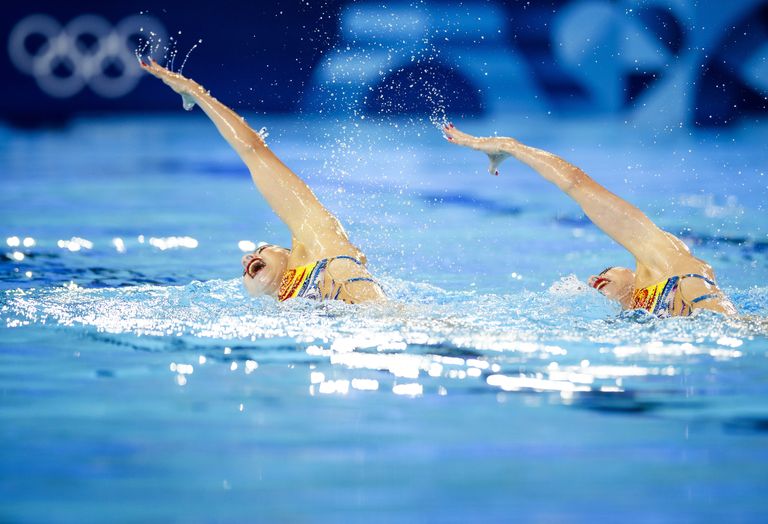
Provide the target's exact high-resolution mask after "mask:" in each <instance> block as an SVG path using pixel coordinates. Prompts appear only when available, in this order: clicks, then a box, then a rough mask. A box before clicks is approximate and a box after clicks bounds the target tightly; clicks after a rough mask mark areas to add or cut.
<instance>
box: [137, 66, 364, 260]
mask: <svg viewBox="0 0 768 524" xmlns="http://www.w3.org/2000/svg"><path fill="white" fill-rule="evenodd" d="M142 67H143V68H144V69H145V70H146V71H147V72H148V73H150V74H152V75H154V76H155V77H157V78H159V79H160V80H162V81H163V82H164V83H165V84H167V85H168V86H170V87H171V89H173V90H174V91H175V92H177V93H179V94H183V95H185V96H189V97H191V98H192V99H193V100H194V102H195V103H196V104H197V105H199V106H200V108H201V109H202V110H203V111H204V112H205V114H206V115H208V117H209V118H210V119H211V121H213V123H214V124H215V125H216V128H217V129H218V130H219V132H220V133H221V135H222V136H223V137H224V138H225V139H226V140H227V142H229V144H230V145H231V146H232V148H233V149H234V150H235V151H236V152H237V154H238V155H239V156H240V158H242V159H243V161H244V162H245V164H246V166H248V170H249V171H250V173H251V178H253V182H254V183H255V184H256V187H257V188H258V189H259V191H260V192H261V194H262V195H264V198H265V199H266V200H267V203H269V205H270V206H271V207H272V209H273V210H274V211H275V213H276V214H277V216H279V217H280V219H281V220H282V221H283V222H285V224H286V225H287V226H288V228H289V229H290V230H291V233H292V235H293V237H294V238H295V239H296V240H298V241H299V242H301V243H303V244H305V245H306V246H307V247H308V248H310V249H311V250H313V251H322V250H327V249H329V248H331V249H332V248H333V247H343V246H344V245H345V244H348V243H349V240H348V239H347V236H346V233H345V232H344V229H343V228H342V227H341V224H340V223H339V221H338V220H337V219H336V217H335V216H333V214H331V213H330V211H328V210H327V209H326V208H325V207H324V206H323V205H322V204H321V203H320V201H319V200H318V199H317V197H316V196H315V195H314V193H312V190H311V189H309V187H308V186H307V185H306V184H305V183H304V181H302V180H301V179H300V178H299V177H298V176H296V174H295V173H294V172H293V171H291V170H290V169H289V168H288V167H287V166H286V165H285V164H283V162H282V161H280V159H279V158H278V157H277V156H276V155H275V154H274V153H273V152H272V151H271V150H270V149H269V148H268V147H267V146H266V144H265V143H264V140H263V139H262V137H261V135H259V133H257V132H256V131H254V130H253V129H251V127H250V126H248V124H246V123H245V120H244V119H243V118H241V117H240V116H239V115H238V114H237V113H235V112H234V111H233V110H231V109H230V108H228V107H227V106H225V105H224V104H222V103H221V102H219V101H218V100H216V99H215V98H214V97H212V96H211V94H210V93H209V92H208V91H206V90H205V89H204V88H203V86H201V85H200V84H198V83H197V82H195V81H194V80H191V79H189V78H186V77H184V76H182V75H180V74H179V73H174V72H172V71H169V70H167V69H165V68H164V67H162V66H160V65H159V64H157V62H155V61H154V60H150V62H149V63H148V64H145V63H142ZM334 244H338V246H334Z"/></svg>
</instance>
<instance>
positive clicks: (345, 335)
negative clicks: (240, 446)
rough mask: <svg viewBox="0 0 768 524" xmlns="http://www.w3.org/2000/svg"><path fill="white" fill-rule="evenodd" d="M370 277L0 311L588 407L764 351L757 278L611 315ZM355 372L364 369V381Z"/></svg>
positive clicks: (587, 303) (67, 289) (579, 288)
mask: <svg viewBox="0 0 768 524" xmlns="http://www.w3.org/2000/svg"><path fill="white" fill-rule="evenodd" d="M382 282H383V285H384V287H385V289H387V291H388V292H389V294H390V296H391V297H392V298H393V300H392V301H391V302H389V303H385V304H368V305H362V306H350V305H346V304H343V303H340V302H323V303H317V302H311V301H304V300H294V301H290V302H286V303H278V302H276V301H274V300H273V299H271V298H266V297H265V298H259V299H251V298H249V297H247V296H246V295H245V294H244V292H243V290H242V286H241V283H240V281H239V279H235V280H213V281H208V282H192V283H190V284H189V285H185V286H156V285H140V286H132V287H125V288H119V289H108V288H107V289H105V288H102V289H88V288H81V287H78V286H77V285H74V284H72V285H69V286H61V287H55V288H43V289H30V290H20V289H19V290H6V291H4V292H3V294H2V299H1V302H2V307H0V314H2V317H3V319H4V322H5V324H6V327H8V328H15V327H21V326H29V325H36V326H46V327H48V328H53V329H76V330H80V331H83V332H85V333H89V334H90V336H94V337H96V338H100V339H103V340H109V341H115V342H120V343H123V344H128V345H131V346H133V347H135V348H136V349H141V350H150V351H159V352H164V351H167V352H172V353H177V352H179V351H181V352H182V357H180V358H181V359H182V360H184V358H186V359H187V360H189V362H190V363H194V360H195V359H196V358H199V357H200V356H202V357H203V358H205V359H214V360H216V359H224V360H226V361H229V360H231V361H233V362H237V361H246V362H248V361H253V362H261V363H264V362H270V361H286V360H288V361H293V362H297V363H302V362H306V361H307V359H309V360H310V361H312V362H314V364H315V365H316V366H318V371H317V373H321V374H322V373H323V371H325V375H330V374H333V375H334V376H336V377H337V379H336V380H346V381H347V382H350V381H354V380H358V381H360V380H363V381H365V380H375V381H376V384H380V383H391V387H392V391H393V393H395V394H398V392H399V391H400V392H401V391H405V390H402V388H400V390H398V389H396V388H397V387H398V380H400V381H402V380H403V379H408V380H412V381H415V382H412V384H415V385H414V386H411V389H407V391H408V392H409V393H408V394H429V393H438V394H446V393H447V392H448V391H450V390H452V389H454V387H456V384H457V383H460V384H461V387H462V388H464V387H467V386H468V385H469V386H471V387H481V388H491V389H498V390H503V391H528V392H541V393H544V394H549V393H557V394H558V395H559V398H560V399H561V400H563V401H565V402H573V399H574V395H575V394H578V395H581V397H583V398H582V400H584V398H588V399H590V402H591V401H593V400H594V399H593V396H594V395H595V394H600V395H601V397H600V398H601V403H604V402H605V396H606V395H607V396H611V395H614V396H615V398H616V399H621V400H622V402H623V403H625V402H626V395H627V394H628V392H631V395H632V397H633V400H632V406H634V407H633V408H632V409H635V408H637V404H636V402H637V399H636V398H635V395H636V394H638V393H646V394H647V393H650V392H654V391H656V390H657V389H658V388H659V385H660V384H663V383H664V380H665V378H666V379H668V382H669V383H668V384H667V386H668V388H667V389H668V391H667V392H666V393H665V394H664V395H662V396H663V397H666V400H667V401H671V400H680V399H679V398H678V396H679V395H680V392H679V387H677V386H675V385H676V384H678V379H676V378H675V375H677V374H679V373H681V370H682V369H685V373H686V374H689V375H690V377H689V378H688V380H689V383H690V384H696V385H697V387H703V388H706V387H707V384H706V380H707V377H706V375H707V369H708V366H709V365H711V364H712V363H714V362H719V363H722V362H724V361H728V360H739V359H748V360H749V359H753V358H754V359H757V358H759V356H760V355H762V354H763V353H764V352H765V348H766V336H767V335H768V321H766V319H765V316H764V315H765V313H766V309H768V307H767V306H768V304H766V300H765V298H764V297H765V296H766V295H767V294H768V288H754V289H750V290H746V291H744V292H737V293H734V298H735V299H736V302H737V304H738V305H739V306H740V307H741V308H742V309H743V310H745V311H749V312H750V313H751V315H749V316H743V317H739V318H726V317H722V316H720V315H717V314H713V313H709V312H700V313H699V314H697V315H695V316H694V317H693V318H673V319H665V320H660V319H656V318H655V317H652V316H650V315H647V314H645V313H644V312H629V313H624V314H621V315H618V316H617V313H618V311H617V309H616V308H615V306H614V305H612V304H610V303H609V302H608V301H607V300H605V299H604V298H603V297H602V296H600V295H598V294H597V293H596V292H594V291H592V290H590V289H588V288H587V286H586V285H585V284H584V283H583V282H581V281H579V280H578V279H576V278H575V277H573V276H569V277H566V278H563V279H561V280H559V281H557V282H554V283H553V284H552V285H551V286H550V287H549V289H548V290H546V291H543V292H523V293H518V294H513V295H503V294H499V295H497V294H479V293H475V292H450V291H445V290H442V289H439V288H437V287H434V286H430V285H427V284H421V283H413V282H407V281H402V280H397V279H391V278H385V279H383V281H382ZM596 348H597V350H596ZM190 365H192V364H190ZM328 370H333V371H332V372H330V371H328ZM356 370H367V371H368V372H375V375H374V377H375V378H371V375H363V376H358V374H356V373H355V371H356ZM325 375H324V376H325ZM339 376H342V377H346V378H344V379H339V378H338V377H339ZM648 377H655V380H654V381H650V382H649V381H648ZM184 380H185V381H186V378H184ZM324 383H325V381H324V380H322V381H319V382H318V387H321V385H322V384H324ZM334 384H335V383H334ZM356 384H357V385H360V384H362V383H360V382H358V383H356ZM366 384H367V383H366ZM400 385H402V384H400ZM337 386H338V384H336V385H332V386H329V385H327V384H326V385H325V386H322V387H323V388H324V390H323V391H322V392H325V393H333V392H340V391H336V389H334V388H336V387H337ZM369 386H370V384H368V386H365V385H363V387H369ZM338 387H342V386H338ZM377 388H378V386H377ZM654 394H656V395H657V394H658V393H657V392H656V393H654ZM585 395H586V397H585ZM622 405H624V404H622ZM622 409H623V408H622ZM628 409H629V408H628Z"/></svg>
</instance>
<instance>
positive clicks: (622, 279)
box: [589, 267, 635, 307]
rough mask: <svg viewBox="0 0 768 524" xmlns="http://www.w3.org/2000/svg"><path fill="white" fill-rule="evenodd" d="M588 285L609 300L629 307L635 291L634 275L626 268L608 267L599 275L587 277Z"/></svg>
mask: <svg viewBox="0 0 768 524" xmlns="http://www.w3.org/2000/svg"><path fill="white" fill-rule="evenodd" d="M589 285H590V286H592V287H593V288H595V289H597V290H598V291H599V292H600V293H602V294H603V295H605V296H606V297H608V298H610V299H611V300H616V301H617V302H619V303H621V305H622V306H624V307H629V301H630V299H631V297H632V292H633V291H634V289H635V273H634V271H632V270H631V269H628V268H626V267H609V268H608V269H605V270H603V271H602V272H601V273H600V274H599V275H592V276H591V277H589Z"/></svg>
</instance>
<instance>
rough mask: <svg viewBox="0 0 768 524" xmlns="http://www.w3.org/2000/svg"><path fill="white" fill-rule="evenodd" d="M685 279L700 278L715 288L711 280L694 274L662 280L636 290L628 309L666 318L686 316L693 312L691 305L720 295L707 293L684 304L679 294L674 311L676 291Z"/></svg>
mask: <svg viewBox="0 0 768 524" xmlns="http://www.w3.org/2000/svg"><path fill="white" fill-rule="evenodd" d="M686 278H700V279H702V280H704V282H706V283H707V284H710V285H712V286H716V284H715V283H714V282H713V281H712V280H710V279H708V278H707V277H705V276H704V275H698V274H696V273H688V274H685V275H679V276H674V277H669V278H668V279H666V280H662V281H661V282H659V283H658V284H654V285H652V286H648V287H644V288H640V289H636V290H635V292H634V293H633V294H632V303H631V306H630V309H644V310H646V311H648V312H649V313H652V314H654V315H657V316H660V317H667V316H671V315H679V316H688V315H690V314H691V313H692V312H693V307H692V306H693V304H696V303H697V302H701V301H702V300H708V299H710V298H714V297H717V296H719V295H720V293H707V294H705V295H701V296H699V297H696V298H694V299H693V300H691V301H690V302H686V301H685V299H684V298H683V297H682V293H681V295H680V301H679V304H680V306H679V311H675V297H676V295H677V292H678V290H679V289H680V283H681V282H682V281H683V279H686Z"/></svg>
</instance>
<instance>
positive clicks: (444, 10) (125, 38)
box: [0, 0, 768, 126]
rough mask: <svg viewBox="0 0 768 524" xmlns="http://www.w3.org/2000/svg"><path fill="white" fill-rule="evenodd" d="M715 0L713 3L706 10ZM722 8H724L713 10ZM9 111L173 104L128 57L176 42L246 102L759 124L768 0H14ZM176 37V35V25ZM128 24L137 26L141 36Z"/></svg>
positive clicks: (37, 119)
mask: <svg viewBox="0 0 768 524" xmlns="http://www.w3.org/2000/svg"><path fill="white" fill-rule="evenodd" d="M702 4H709V5H702ZM713 4H716V9H715V8H713ZM0 28H1V31H0V34H2V35H3V41H4V44H5V45H4V52H3V53H2V54H0V70H2V77H3V79H4V83H5V91H6V93H10V96H5V97H3V98H2V99H0V116H2V118H3V119H5V120H6V121H9V122H11V123H14V124H17V125H38V124H41V123H50V122H56V121H62V120H66V119H67V118H69V117H70V116H72V115H75V114H80V113H83V112H130V111H157V110H169V109H170V107H169V103H168V93H167V92H165V91H164V88H163V87H162V86H160V85H158V84H157V83H154V82H151V81H149V80H148V79H146V78H143V77H142V76H141V74H140V71H139V70H138V69H137V67H136V65H135V63H134V62H133V58H132V57H133V50H134V49H135V48H136V46H137V45H138V39H137V37H136V33H138V32H139V29H141V28H143V30H144V31H143V32H144V34H145V35H146V34H147V33H148V32H149V31H153V32H155V40H157V39H158V38H162V42H161V44H160V50H158V51H156V52H155V53H154V56H157V57H158V58H162V56H163V54H164V53H163V51H162V47H164V46H166V45H167V43H168V42H169V40H168V37H171V36H172V37H175V38H176V45H175V48H176V49H177V50H178V51H179V56H177V58H176V61H175V66H176V67H177V68H178V66H179V65H180V63H181V62H182V61H183V58H184V55H185V54H186V52H187V51H188V50H189V49H190V48H192V46H193V45H194V44H195V43H197V42H198V40H199V39H202V40H203V42H202V43H201V44H200V45H198V47H197V48H196V49H195V50H194V51H193V52H192V54H191V56H190V58H189V61H188V62H187V64H186V66H185V69H184V73H185V74H187V75H189V76H192V77H193V78H195V79H197V80H199V81H200V82H201V83H203V84H204V85H205V86H206V87H208V88H210V89H211V90H212V91H213V92H214V93H215V94H216V96H217V97H219V98H220V99H222V100H223V101H225V102H227V103H229V104H231V105H233V106H235V107H237V108H238V109H241V110H251V111H259V112H296V111H307V112H317V111H326V112H365V113H369V114H381V113H387V114H402V113H428V112H430V111H432V112H434V110H435V107H437V106H439V107H443V106H446V107H447V108H448V109H449V110H450V111H451V112H452V113H463V114H475V115H481V114H485V113H488V112H499V111H513V112H514V111H522V112H526V113H537V112H538V113H542V114H543V113H547V114H554V115H555V116H563V117H572V116H574V115H576V116H578V115H587V114H588V115H593V114H595V113H607V114H611V115H616V116H617V117H621V118H626V117H627V115H631V117H632V118H635V119H647V120H651V121H657V122H658V123H659V124H664V125H679V124H684V125H694V126H695V125H704V126H717V125H725V124H731V123H735V122H739V121H742V120H744V119H745V118H747V119H749V120H754V119H761V118H763V117H764V116H765V115H766V114H768V113H767V112H766V96H767V95H768V64H766V55H768V2H766V1H765V0H731V1H730V2H727V3H723V2H716V3H708V2H703V3H702V2H693V1H684V0H683V1H672V0H648V1H644V2H630V1H624V2H622V1H608V0H603V1H600V0H591V1H584V0H571V1H567V0H562V1H547V2H491V1H477V2H464V3H461V4H460V5H458V4H455V3H450V2H423V3H413V4H409V3H407V2H389V3H386V5H384V4H381V3H372V2H344V1H338V0H325V1H323V2H287V1H284V2H280V1H276V2H269V3H259V2H232V3H228V4H227V5H219V4H207V5H205V4H203V5H194V6H192V7H191V4H189V3H188V2H181V1H168V2H165V3H164V4H163V7H162V8H155V9H152V10H150V11H148V12H146V13H142V7H139V6H137V5H136V4H133V3H129V2H115V3H112V4H111V5H107V4H105V3H104V2H88V1H85V2H82V1H81V2H77V3H61V2H35V3H34V4H30V3H20V2H14V3H11V4H8V5H6V6H4V16H3V17H2V20H0ZM179 31H181V33H179ZM131 35H133V36H131Z"/></svg>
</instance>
